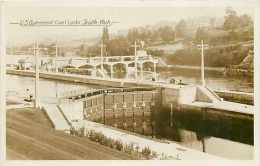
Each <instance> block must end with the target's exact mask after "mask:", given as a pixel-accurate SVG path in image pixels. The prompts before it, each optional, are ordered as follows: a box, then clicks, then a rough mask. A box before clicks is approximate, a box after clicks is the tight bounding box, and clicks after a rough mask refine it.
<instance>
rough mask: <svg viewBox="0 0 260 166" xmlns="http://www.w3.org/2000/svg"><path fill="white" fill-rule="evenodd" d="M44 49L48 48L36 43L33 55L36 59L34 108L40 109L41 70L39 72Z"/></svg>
mask: <svg viewBox="0 0 260 166" xmlns="http://www.w3.org/2000/svg"><path fill="white" fill-rule="evenodd" d="M40 49H43V50H46V48H39V45H38V41H36V42H34V46H33V54H34V58H35V82H34V83H35V89H34V93H35V99H34V108H39V107H40V98H39V83H40V70H39V57H38V56H39V50H40Z"/></svg>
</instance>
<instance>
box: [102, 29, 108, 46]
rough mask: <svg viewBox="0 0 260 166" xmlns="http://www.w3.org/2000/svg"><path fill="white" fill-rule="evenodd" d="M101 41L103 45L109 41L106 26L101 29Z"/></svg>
mask: <svg viewBox="0 0 260 166" xmlns="http://www.w3.org/2000/svg"><path fill="white" fill-rule="evenodd" d="M102 40H103V43H104V44H107V42H108V41H109V32H108V28H107V26H104V28H103V33H102Z"/></svg>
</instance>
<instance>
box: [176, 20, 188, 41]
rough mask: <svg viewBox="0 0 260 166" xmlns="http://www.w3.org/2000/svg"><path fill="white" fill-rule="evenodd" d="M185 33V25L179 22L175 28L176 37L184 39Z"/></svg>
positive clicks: (181, 21) (182, 21)
mask: <svg viewBox="0 0 260 166" xmlns="http://www.w3.org/2000/svg"><path fill="white" fill-rule="evenodd" d="M186 31H187V23H186V22H185V21H184V20H180V21H179V22H178V24H177V25H176V26H175V32H176V37H185V34H186Z"/></svg>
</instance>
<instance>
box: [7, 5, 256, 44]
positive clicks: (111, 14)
mask: <svg viewBox="0 0 260 166" xmlns="http://www.w3.org/2000/svg"><path fill="white" fill-rule="evenodd" d="M233 8H234V9H235V10H236V11H237V12H238V14H243V13H247V14H249V15H251V16H253V14H254V10H253V8H252V7H249V6H242V7H241V6H235V7H233ZM224 14H225V7H223V6H217V7H68V6H67V7H37V6H34V7H26V6H24V7H15V6H11V7H7V10H6V32H7V33H6V34H7V35H6V36H7V44H8V45H16V44H23V43H28V42H32V41H34V40H41V39H46V38H48V39H52V40H64V39H76V38H93V37H97V36H100V35H101V32H102V27H100V26H87V27H86V26H84V27H83V26H82V27H80V26H79V27H75V26H73V27H68V26H66V27H60V26H59V27H54V26H44V27H38V26H37V27H22V26H20V25H13V24H10V23H11V22H19V21H20V20H24V19H28V18H30V19H33V20H40V21H43V20H44V21H46V20H47V21H49V20H59V21H60V20H75V19H78V20H81V19H110V20H112V21H114V22H117V23H115V24H112V25H111V27H110V28H109V31H110V33H115V32H117V31H119V30H122V29H128V28H131V27H136V26H144V25H148V24H156V23H158V22H160V21H178V20H180V19H186V18H195V17H200V16H209V17H223V16H224Z"/></svg>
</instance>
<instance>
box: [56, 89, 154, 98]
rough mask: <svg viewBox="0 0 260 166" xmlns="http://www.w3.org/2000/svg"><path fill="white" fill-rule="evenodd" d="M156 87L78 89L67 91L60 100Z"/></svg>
mask: <svg viewBox="0 0 260 166" xmlns="http://www.w3.org/2000/svg"><path fill="white" fill-rule="evenodd" d="M153 90H156V88H154V87H134V88H108V89H89V90H83V89H77V90H73V91H69V92H65V93H63V94H62V95H61V97H60V98H59V99H60V100H64V99H65V100H66V99H69V100H78V99H82V98H86V97H91V96H96V95H100V94H110V93H120V92H135V91H153Z"/></svg>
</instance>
